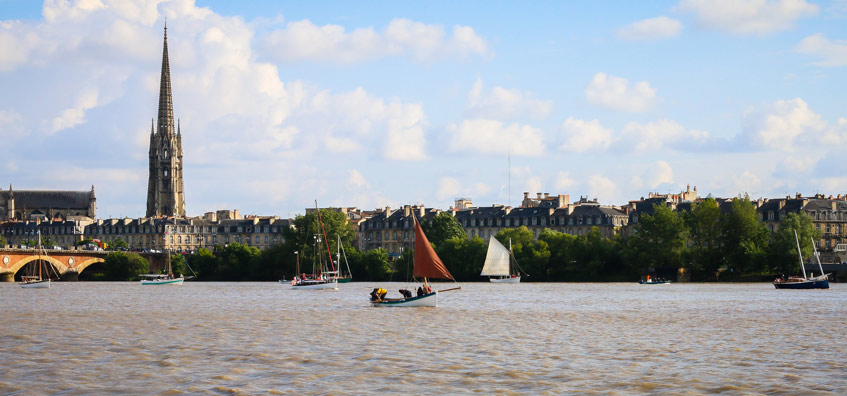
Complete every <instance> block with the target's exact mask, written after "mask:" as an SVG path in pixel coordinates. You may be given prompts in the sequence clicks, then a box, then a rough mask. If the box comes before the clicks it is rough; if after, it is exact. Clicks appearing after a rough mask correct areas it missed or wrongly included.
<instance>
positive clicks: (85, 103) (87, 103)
mask: <svg viewBox="0 0 847 396" xmlns="http://www.w3.org/2000/svg"><path fill="white" fill-rule="evenodd" d="M95 106H97V91H96V90H93V89H89V90H87V91H85V92H83V93H81V94H80V95H79V96H77V99H76V104H75V105H74V107H71V108H69V109H65V110H63V111H62V112H61V113H60V114H59V115H58V116H57V117H56V118H54V119H53V121H52V123H51V127H50V133H56V132H58V131H61V130H63V129H67V128H71V127H74V126H76V125H79V124H82V123H84V122H85V111H86V110H89V109H91V108H94V107H95Z"/></svg>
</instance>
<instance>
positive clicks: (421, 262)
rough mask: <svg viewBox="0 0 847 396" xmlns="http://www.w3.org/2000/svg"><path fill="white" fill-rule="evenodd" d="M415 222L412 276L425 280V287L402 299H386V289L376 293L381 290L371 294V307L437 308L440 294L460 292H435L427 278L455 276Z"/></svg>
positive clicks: (456, 288) (450, 277) (457, 288)
mask: <svg viewBox="0 0 847 396" xmlns="http://www.w3.org/2000/svg"><path fill="white" fill-rule="evenodd" d="M413 221H414V222H415V257H414V262H413V263H412V276H413V277H415V278H423V285H422V286H420V287H418V295H416V296H412V295H411V293H409V294H407V296H404V297H402V298H385V291H384V289H382V290H383V292H382V293H376V292H377V291H378V290H379V289H377V290H374V292H371V305H372V306H374V307H437V306H438V293H439V292H446V291H451V290H459V289H461V287H454V288H450V289H443V290H435V291H433V290H432V289H431V288H430V286H429V282H428V281H427V278H437V279H450V280H453V281H455V279H453V275H452V274H450V271H448V270H447V267H445V266H444V263H442V262H441V259H440V258H439V257H438V255H437V254H436V253H435V250H433V249H432V245H430V243H429V240H428V239H427V238H426V235H424V232H423V229H422V228H421V225H420V223H418V221H417V219H415V218H414V217H413Z"/></svg>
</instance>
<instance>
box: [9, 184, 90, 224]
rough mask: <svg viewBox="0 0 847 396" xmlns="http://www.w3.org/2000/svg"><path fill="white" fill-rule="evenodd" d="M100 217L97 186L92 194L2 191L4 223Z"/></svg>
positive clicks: (83, 192)
mask: <svg viewBox="0 0 847 396" xmlns="http://www.w3.org/2000/svg"><path fill="white" fill-rule="evenodd" d="M96 217H97V198H96V196H95V195H94V186H91V191H53V190H43V191H42V190H15V189H13V188H12V186H11V185H10V186H9V190H1V189H0V221H12V220H53V219H57V220H67V219H71V218H89V219H94V218H96Z"/></svg>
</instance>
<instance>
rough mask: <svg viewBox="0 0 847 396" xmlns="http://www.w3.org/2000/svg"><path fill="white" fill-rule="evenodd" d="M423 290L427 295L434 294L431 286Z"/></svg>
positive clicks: (426, 286) (425, 286)
mask: <svg viewBox="0 0 847 396" xmlns="http://www.w3.org/2000/svg"><path fill="white" fill-rule="evenodd" d="M423 288H424V292H425V293H426V294H430V293H432V289H431V288H430V287H429V285H424V287H423Z"/></svg>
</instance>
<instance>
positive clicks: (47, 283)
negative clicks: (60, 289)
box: [21, 279, 50, 289]
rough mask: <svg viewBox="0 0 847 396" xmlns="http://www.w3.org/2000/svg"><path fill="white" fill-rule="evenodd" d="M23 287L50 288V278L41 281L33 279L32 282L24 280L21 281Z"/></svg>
mask: <svg viewBox="0 0 847 396" xmlns="http://www.w3.org/2000/svg"><path fill="white" fill-rule="evenodd" d="M21 287H23V288H24V289H49V288H50V279H45V280H41V281H32V282H23V283H21Z"/></svg>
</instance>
